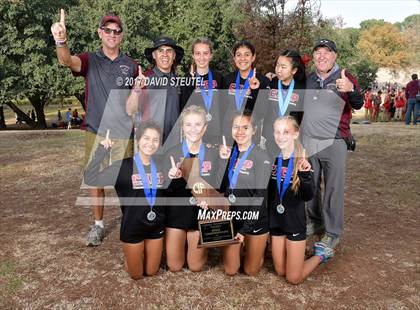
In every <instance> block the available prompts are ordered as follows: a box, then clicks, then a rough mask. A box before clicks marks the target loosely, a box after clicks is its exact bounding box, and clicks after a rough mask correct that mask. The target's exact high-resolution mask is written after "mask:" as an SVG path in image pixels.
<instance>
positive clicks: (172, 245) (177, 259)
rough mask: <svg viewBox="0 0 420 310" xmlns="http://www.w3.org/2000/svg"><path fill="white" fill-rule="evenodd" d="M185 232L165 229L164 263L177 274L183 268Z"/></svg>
mask: <svg viewBox="0 0 420 310" xmlns="http://www.w3.org/2000/svg"><path fill="white" fill-rule="evenodd" d="M186 241H187V232H186V231H185V230H183V229H177V228H166V237H165V245H166V262H167V265H168V268H169V270H170V271H172V272H177V271H180V270H181V269H182V267H184V263H185V243H186Z"/></svg>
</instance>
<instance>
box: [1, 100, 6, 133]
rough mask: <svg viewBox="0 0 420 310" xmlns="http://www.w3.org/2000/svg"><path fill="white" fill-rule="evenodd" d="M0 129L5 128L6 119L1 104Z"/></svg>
mask: <svg viewBox="0 0 420 310" xmlns="http://www.w3.org/2000/svg"><path fill="white" fill-rule="evenodd" d="M0 129H6V120H5V119H4V110H3V105H0Z"/></svg>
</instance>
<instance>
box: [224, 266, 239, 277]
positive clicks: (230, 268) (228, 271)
mask: <svg viewBox="0 0 420 310" xmlns="http://www.w3.org/2000/svg"><path fill="white" fill-rule="evenodd" d="M224 270H225V274H226V275H228V276H234V275H236V274H237V273H238V271H239V267H234V266H224Z"/></svg>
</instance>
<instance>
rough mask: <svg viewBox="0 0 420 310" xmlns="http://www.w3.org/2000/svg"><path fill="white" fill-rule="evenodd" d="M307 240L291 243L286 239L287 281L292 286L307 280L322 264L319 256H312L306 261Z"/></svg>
mask: <svg viewBox="0 0 420 310" xmlns="http://www.w3.org/2000/svg"><path fill="white" fill-rule="evenodd" d="M305 248H306V240H302V241H290V240H287V239H286V253H287V258H286V279H287V281H288V282H290V283H292V284H299V283H301V282H302V281H303V280H305V279H306V278H307V277H308V276H309V275H310V274H311V273H312V271H314V270H315V268H316V267H317V266H318V265H319V264H320V262H321V259H320V257H319V256H312V257H311V258H309V259H308V260H306V261H305Z"/></svg>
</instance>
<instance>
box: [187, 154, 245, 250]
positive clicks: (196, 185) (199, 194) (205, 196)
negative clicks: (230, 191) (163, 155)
mask: <svg viewBox="0 0 420 310" xmlns="http://www.w3.org/2000/svg"><path fill="white" fill-rule="evenodd" d="M199 165H200V163H199V160H198V158H185V159H184V160H183V162H182V165H181V170H182V175H183V177H184V178H185V180H186V182H187V185H188V187H189V188H191V192H192V194H193V197H194V199H195V204H197V203H198V202H201V201H205V202H206V203H207V206H208V210H206V211H205V215H206V216H205V218H206V219H205V220H199V221H198V229H199V232H200V238H199V242H198V245H197V246H198V247H199V248H200V247H221V246H225V245H230V244H235V243H239V241H238V240H235V239H234V238H235V232H234V230H233V224H232V220H231V219H226V215H227V214H228V213H227V211H228V210H229V205H230V203H229V201H228V200H227V199H226V198H225V197H224V196H223V194H221V193H219V192H218V191H217V190H215V189H214V188H213V187H212V186H211V185H210V184H209V183H208V182H206V181H205V180H204V179H203V178H201V177H200V169H199ZM223 214H224V215H225V216H223ZM224 217H225V218H224ZM207 218H209V219H207Z"/></svg>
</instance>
